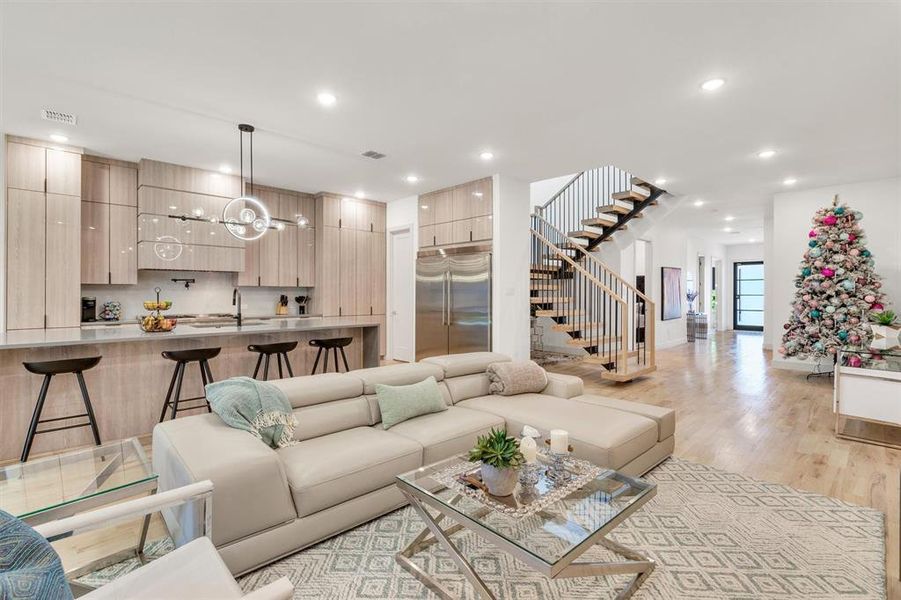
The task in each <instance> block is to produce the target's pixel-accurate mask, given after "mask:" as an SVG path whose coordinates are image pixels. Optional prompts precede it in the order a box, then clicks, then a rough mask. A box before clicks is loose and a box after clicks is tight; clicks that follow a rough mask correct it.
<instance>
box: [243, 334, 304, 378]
mask: <svg viewBox="0 0 901 600" xmlns="http://www.w3.org/2000/svg"><path fill="white" fill-rule="evenodd" d="M295 348H297V342H276V343H273V344H251V345H249V346H247V349H248V350H250V351H251V352H259V353H260V357H259V358H258V359H257V366H256V368H255V369H254V370H253V378H254V379H256V378H257V373H259V372H260V365H261V364H263V359H264V358H265V360H266V362H265V365H264V366H263V381H266V380H267V379H269V357H270V356H272V355H273V354H275V358H276V360H277V361H278V378H279V379H283V378H284V377H285V374H284V373H283V372H282V359H283V358H284V359H285V366H286V367H287V368H288V377H294V371H292V370H291V362H290V361H289V360H288V352H291V351H292V350H294V349H295Z"/></svg>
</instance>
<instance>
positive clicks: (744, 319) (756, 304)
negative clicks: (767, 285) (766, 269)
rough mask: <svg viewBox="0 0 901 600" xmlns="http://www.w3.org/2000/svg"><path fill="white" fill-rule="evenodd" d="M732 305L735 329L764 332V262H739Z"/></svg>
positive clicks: (735, 273)
mask: <svg viewBox="0 0 901 600" xmlns="http://www.w3.org/2000/svg"><path fill="white" fill-rule="evenodd" d="M734 278H735V279H734V284H733V289H734V290H735V298H734V302H733V303H732V317H733V319H732V322H733V328H734V329H742V330H749V331H763V262H760V261H758V262H737V263H735V272H734Z"/></svg>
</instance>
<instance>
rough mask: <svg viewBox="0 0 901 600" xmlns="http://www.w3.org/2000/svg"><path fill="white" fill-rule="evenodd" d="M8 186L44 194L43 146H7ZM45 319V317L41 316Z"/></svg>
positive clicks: (14, 143)
mask: <svg viewBox="0 0 901 600" xmlns="http://www.w3.org/2000/svg"><path fill="white" fill-rule="evenodd" d="M6 155H7V156H6V186H7V187H11V188H14V189H17V190H31V191H34V192H43V191H44V184H45V180H46V177H47V151H46V148H44V147H42V146H33V145H30V144H23V143H18V142H9V143H7V144H6ZM41 318H43V315H41Z"/></svg>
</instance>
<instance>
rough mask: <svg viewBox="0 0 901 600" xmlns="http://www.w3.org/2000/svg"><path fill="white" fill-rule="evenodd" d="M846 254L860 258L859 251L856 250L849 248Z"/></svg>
mask: <svg viewBox="0 0 901 600" xmlns="http://www.w3.org/2000/svg"><path fill="white" fill-rule="evenodd" d="M848 254H850V255H851V256H860V250H858V249H857V248H851V249H850V250H849V251H848Z"/></svg>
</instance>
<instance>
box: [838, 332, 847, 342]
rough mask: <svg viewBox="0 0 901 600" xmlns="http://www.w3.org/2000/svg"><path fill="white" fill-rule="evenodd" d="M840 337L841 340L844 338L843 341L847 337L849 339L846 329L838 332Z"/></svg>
mask: <svg viewBox="0 0 901 600" xmlns="http://www.w3.org/2000/svg"><path fill="white" fill-rule="evenodd" d="M838 339H840V340H842V341H845V340H846V339H848V332H847V331H845V330H842V331H839V332H838Z"/></svg>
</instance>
